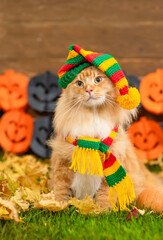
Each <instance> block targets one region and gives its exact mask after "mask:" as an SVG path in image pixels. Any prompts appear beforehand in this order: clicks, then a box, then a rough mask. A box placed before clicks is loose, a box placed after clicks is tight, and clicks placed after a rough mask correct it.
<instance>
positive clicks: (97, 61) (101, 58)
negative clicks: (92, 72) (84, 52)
mask: <svg viewBox="0 0 163 240" xmlns="http://www.w3.org/2000/svg"><path fill="white" fill-rule="evenodd" d="M112 57H113V56H111V55H108V54H104V55H100V56H98V57H96V58H95V59H93V61H92V64H93V65H94V66H96V67H98V66H99V65H100V64H101V63H102V62H104V61H105V60H107V59H109V58H112Z"/></svg>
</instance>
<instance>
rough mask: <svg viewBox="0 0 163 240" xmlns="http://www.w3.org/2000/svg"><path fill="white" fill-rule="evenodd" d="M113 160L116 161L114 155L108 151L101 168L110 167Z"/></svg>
mask: <svg viewBox="0 0 163 240" xmlns="http://www.w3.org/2000/svg"><path fill="white" fill-rule="evenodd" d="M115 161H116V157H115V156H114V155H113V154H112V153H110V156H109V158H108V159H106V160H105V161H104V163H103V170H105V169H106V168H109V167H111V166H112V165H113V164H114V162H115Z"/></svg>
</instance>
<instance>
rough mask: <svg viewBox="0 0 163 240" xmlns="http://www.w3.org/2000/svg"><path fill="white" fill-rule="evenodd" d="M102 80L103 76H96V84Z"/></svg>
mask: <svg viewBox="0 0 163 240" xmlns="http://www.w3.org/2000/svg"><path fill="white" fill-rule="evenodd" d="M101 81H102V77H96V78H95V80H94V82H95V83H96V84H99V83H100V82H101Z"/></svg>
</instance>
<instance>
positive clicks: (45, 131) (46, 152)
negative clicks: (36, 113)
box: [30, 116, 53, 158]
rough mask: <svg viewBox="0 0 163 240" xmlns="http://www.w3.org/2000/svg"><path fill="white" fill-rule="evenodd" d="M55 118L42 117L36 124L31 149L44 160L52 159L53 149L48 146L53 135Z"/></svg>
mask: <svg viewBox="0 0 163 240" xmlns="http://www.w3.org/2000/svg"><path fill="white" fill-rule="evenodd" d="M52 120H53V117H50V116H49V117H40V118H38V119H36V120H35V122H34V132H33V136H32V141H31V145H30V148H31V150H32V151H33V152H34V153H35V154H36V155H38V156H39V157H42V158H50V156H51V149H50V148H49V147H48V146H47V140H49V139H50V137H51V136H52V133H53V129H52Z"/></svg>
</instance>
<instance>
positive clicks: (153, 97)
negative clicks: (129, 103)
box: [139, 69, 163, 114]
mask: <svg viewBox="0 0 163 240" xmlns="http://www.w3.org/2000/svg"><path fill="white" fill-rule="evenodd" d="M139 90H140V95H141V102H142V105H143V107H144V108H145V109H146V110H147V111H149V112H151V113H154V114H163V69H157V71H156V72H155V73H150V74H148V75H146V76H145V77H144V78H143V79H142V80H141V83H140V89H139Z"/></svg>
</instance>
